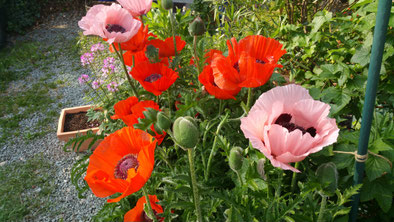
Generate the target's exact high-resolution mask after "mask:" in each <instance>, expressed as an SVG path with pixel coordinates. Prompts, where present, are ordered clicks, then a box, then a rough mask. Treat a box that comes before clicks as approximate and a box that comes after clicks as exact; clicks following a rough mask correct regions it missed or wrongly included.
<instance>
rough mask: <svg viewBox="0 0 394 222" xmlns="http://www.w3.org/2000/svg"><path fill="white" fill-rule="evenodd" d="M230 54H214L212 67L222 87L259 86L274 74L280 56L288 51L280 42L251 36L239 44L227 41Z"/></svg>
mask: <svg viewBox="0 0 394 222" xmlns="http://www.w3.org/2000/svg"><path fill="white" fill-rule="evenodd" d="M227 46H228V56H227V57H225V56H223V55H219V54H218V53H216V54H214V56H213V58H212V64H211V66H212V70H213V76H214V79H215V84H216V85H218V86H219V87H220V88H226V89H232V90H234V89H236V88H237V87H250V88H251V87H258V86H261V85H264V84H265V83H266V82H267V81H268V80H269V78H270V77H271V75H272V72H273V71H274V69H275V68H276V67H282V66H281V65H279V64H277V62H278V60H279V58H280V57H281V56H282V55H283V54H285V53H286V50H284V49H282V46H283V45H282V44H280V43H279V42H278V41H276V40H274V39H271V38H266V37H264V36H260V35H253V36H248V37H246V38H244V39H242V40H241V41H240V42H239V43H237V41H236V40H235V38H232V39H231V40H229V41H227Z"/></svg>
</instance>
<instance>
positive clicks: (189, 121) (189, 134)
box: [172, 116, 200, 148]
mask: <svg viewBox="0 0 394 222" xmlns="http://www.w3.org/2000/svg"><path fill="white" fill-rule="evenodd" d="M172 131H173V133H174V138H175V140H176V142H177V143H178V144H179V145H180V146H181V147H182V148H194V147H195V146H196V144H197V142H198V139H199V137H200V136H199V131H198V126H197V124H196V122H195V121H194V119H193V118H192V117H190V116H186V117H179V118H178V119H176V120H175V122H174V126H173V127H172Z"/></svg>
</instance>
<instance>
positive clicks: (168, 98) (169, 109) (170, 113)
mask: <svg viewBox="0 0 394 222" xmlns="http://www.w3.org/2000/svg"><path fill="white" fill-rule="evenodd" d="M170 88H171V86H170V87H168V89H167V93H168V96H167V100H168V116H169V118H170V119H171V115H172V107H171V91H170Z"/></svg>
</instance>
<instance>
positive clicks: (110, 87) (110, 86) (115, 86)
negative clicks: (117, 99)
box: [107, 82, 118, 92]
mask: <svg viewBox="0 0 394 222" xmlns="http://www.w3.org/2000/svg"><path fill="white" fill-rule="evenodd" d="M107 89H108V91H110V92H115V91H118V84H117V83H116V82H111V83H110V84H108V85H107Z"/></svg>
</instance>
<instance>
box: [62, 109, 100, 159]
mask: <svg viewBox="0 0 394 222" xmlns="http://www.w3.org/2000/svg"><path fill="white" fill-rule="evenodd" d="M92 107H94V106H92V105H87V106H78V107H72V108H65V109H62V111H61V113H60V117H59V123H58V126H57V137H58V138H59V140H62V141H64V142H68V140H69V139H71V138H75V137H76V135H77V134H78V133H79V134H83V135H86V132H87V131H89V130H92V131H93V133H95V134H96V133H98V131H99V127H94V128H89V129H82V130H76V131H69V132H64V122H65V120H66V114H69V113H79V112H84V111H85V112H87V111H88V110H89V109H90V108H92ZM97 110H100V109H97ZM91 141H92V138H90V139H87V140H85V141H84V142H83V143H82V145H81V147H80V148H79V151H78V152H83V151H85V150H87V149H88V147H89V144H90V142H91ZM101 141H102V140H97V141H96V143H95V144H93V146H92V150H93V149H95V148H96V147H97V146H98V144H99V143H100V142H101ZM72 146H73V145H72ZM74 151H75V152H76V151H77V150H76V149H75V150H74Z"/></svg>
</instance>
